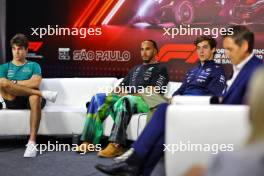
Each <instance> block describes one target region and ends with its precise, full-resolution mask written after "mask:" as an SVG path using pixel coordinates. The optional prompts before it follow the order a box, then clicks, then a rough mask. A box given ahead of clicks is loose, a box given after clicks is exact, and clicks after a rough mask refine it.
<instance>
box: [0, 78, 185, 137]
mask: <svg viewBox="0 0 264 176" xmlns="http://www.w3.org/2000/svg"><path fill="white" fill-rule="evenodd" d="M120 81H121V80H118V79H117V78H54V79H43V81H42V84H41V87H40V88H41V90H44V89H48V90H55V91H58V92H59V94H58V98H57V101H56V102H55V103H50V102H47V104H46V107H45V108H44V109H43V110H42V119H41V123H40V128H39V134H43V135H61V134H62V135H65V134H80V133H81V132H82V129H83V125H84V120H85V114H86V102H87V101H89V100H90V99H91V98H92V96H93V95H94V94H96V93H102V92H104V91H105V90H107V89H108V88H112V87H113V86H116V85H117V84H118V82H120ZM179 86H180V83H169V87H170V88H169V90H170V91H169V92H168V93H167V96H171V95H172V93H173V92H174V90H176V89H177V88H178V87H179ZM112 124H113V121H112V119H111V118H109V117H108V118H107V119H106V120H105V122H104V135H106V136H109V135H110V132H111V129H112ZM145 125H146V115H145V114H136V115H133V117H132V119H131V122H130V124H129V126H128V129H127V134H128V139H130V140H136V139H137V137H138V136H139V134H140V133H141V131H142V130H143V128H144V127H145ZM26 134H29V111H28V110H7V109H3V110H0V136H3V135H26Z"/></svg>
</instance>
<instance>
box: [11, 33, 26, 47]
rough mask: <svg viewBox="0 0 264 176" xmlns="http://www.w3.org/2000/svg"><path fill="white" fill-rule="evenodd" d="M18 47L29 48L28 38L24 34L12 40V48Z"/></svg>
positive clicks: (17, 35)
mask: <svg viewBox="0 0 264 176" xmlns="http://www.w3.org/2000/svg"><path fill="white" fill-rule="evenodd" d="M13 45H17V46H19V47H24V48H25V49H27V48H28V38H27V37H26V36H25V35H24V34H16V35H15V36H14V37H13V38H12V39H11V40H10V46H11V47H12V46H13Z"/></svg>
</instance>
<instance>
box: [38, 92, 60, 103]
mask: <svg viewBox="0 0 264 176" xmlns="http://www.w3.org/2000/svg"><path fill="white" fill-rule="evenodd" d="M41 94H42V97H43V98H45V99H46V100H48V101H51V102H52V103H54V102H55V101H56V99H57V95H58V92H56V91H49V90H43V91H41Z"/></svg>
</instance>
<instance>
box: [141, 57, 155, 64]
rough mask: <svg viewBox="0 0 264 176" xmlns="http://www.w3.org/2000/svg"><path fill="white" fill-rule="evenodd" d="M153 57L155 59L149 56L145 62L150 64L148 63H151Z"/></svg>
mask: <svg viewBox="0 0 264 176" xmlns="http://www.w3.org/2000/svg"><path fill="white" fill-rule="evenodd" d="M152 59H153V57H151V58H148V59H144V60H143V63H145V64H148V63H150V62H151V61H152Z"/></svg>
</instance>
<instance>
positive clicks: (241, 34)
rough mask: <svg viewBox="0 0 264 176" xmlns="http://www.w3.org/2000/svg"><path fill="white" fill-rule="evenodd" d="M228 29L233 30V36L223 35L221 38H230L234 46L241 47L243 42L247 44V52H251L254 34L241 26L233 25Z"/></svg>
mask: <svg viewBox="0 0 264 176" xmlns="http://www.w3.org/2000/svg"><path fill="white" fill-rule="evenodd" d="M229 28H230V29H233V34H232V35H230V34H228V33H227V34H225V35H223V36H222V38H223V39H224V38H226V37H230V38H232V39H233V40H234V42H235V44H237V45H239V46H241V44H242V42H243V41H247V42H248V52H250V53H251V52H252V51H253V48H254V42H255V37H254V33H253V32H251V31H250V30H249V29H248V28H247V27H246V26H242V25H234V26H230V27H229Z"/></svg>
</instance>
